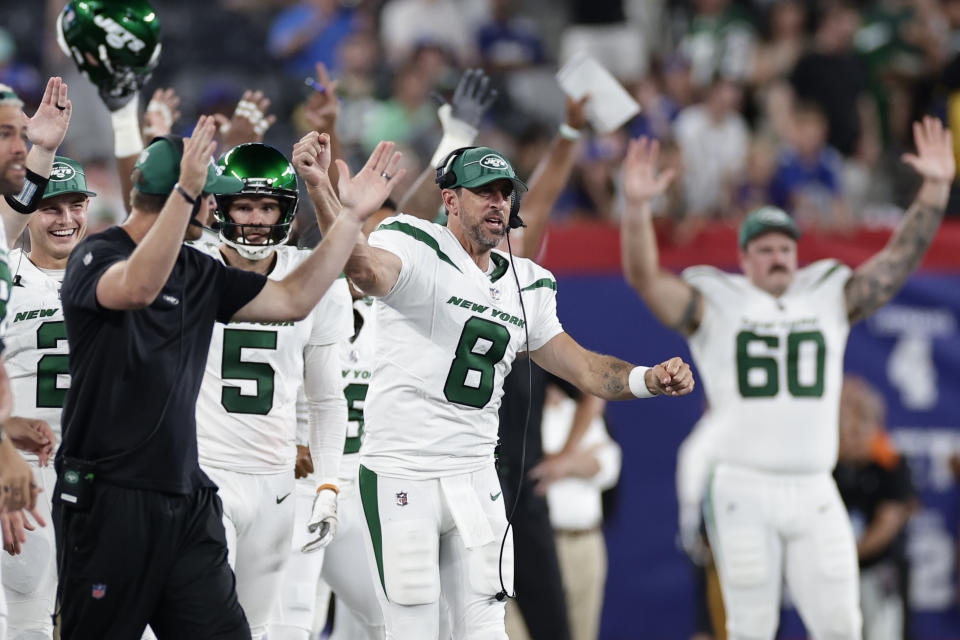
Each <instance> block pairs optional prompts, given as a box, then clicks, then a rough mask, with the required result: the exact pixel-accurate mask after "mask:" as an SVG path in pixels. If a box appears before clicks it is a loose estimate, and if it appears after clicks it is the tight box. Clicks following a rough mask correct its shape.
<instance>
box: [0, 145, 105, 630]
mask: <svg viewBox="0 0 960 640" xmlns="http://www.w3.org/2000/svg"><path fill="white" fill-rule="evenodd" d="M94 195H96V194H95V193H93V192H92V191H89V190H88V189H87V185H86V176H85V175H84V171H83V168H82V167H81V166H80V165H79V164H78V163H77V162H75V161H74V160H71V159H69V158H64V157H59V156H58V157H57V158H56V159H55V161H54V164H53V168H52V171H51V175H50V181H49V182H48V184H47V188H46V190H45V191H44V194H43V199H42V200H41V201H40V203H39V205H38V208H37V213H35V214H34V215H32V216H31V217H30V220H29V223H28V228H29V232H30V247H31V251H30V252H29V253H27V252H25V251H23V250H22V249H14V250H13V251H11V252H10V256H9V260H10V266H11V272H12V275H13V289H14V291H15V295H13V296H11V299H10V303H9V304H8V306H7V313H8V314H9V315H8V317H7V329H6V333H5V335H4V342H5V345H6V350H5V352H4V357H5V359H6V367H7V372H8V373H9V375H10V383H11V387H12V389H13V397H14V402H15V404H16V409H15V416H14V417H12V418H11V419H10V420H9V421H7V424H8V425H17V426H21V427H23V428H27V429H33V430H38V432H42V433H46V434H48V436H47V437H48V438H49V439H50V443H49V444H50V447H49V449H50V450H53V449H54V448H55V447H56V445H57V444H58V443H59V441H60V413H61V410H62V408H63V399H64V395H65V394H66V390H67V387H68V386H69V384H70V377H69V373H68V368H67V360H68V352H67V336H66V330H65V327H64V322H63V309H62V307H61V304H60V283H61V282H62V280H63V274H64V270H65V267H66V260H67V257H68V256H69V255H70V251H71V250H72V249H73V247H74V246H76V244H77V242H79V241H80V240H81V239H82V238H83V236H84V235H85V233H86V227H87V206H88V204H89V197H90V196H94ZM17 215H20V214H17ZM3 251H4V252H5V251H6V247H5V246H3ZM47 457H48V456H47V455H45V454H41V455H39V456H38V455H37V454H30V453H28V454H26V458H27V461H28V462H29V463H30V466H31V468H32V469H33V473H34V477H35V478H36V481H37V484H38V485H39V486H40V487H41V488H42V489H43V493H42V494H41V497H40V499H38V500H37V511H38V513H39V514H40V515H41V516H42V517H43V519H45V520H49V518H50V507H51V504H50V499H51V497H52V495H53V485H54V483H55V482H56V473H55V472H54V469H53V466H51V465H47ZM4 518H5V520H6V522H4V532H5V536H6V535H7V534H11V535H12V537H14V538H16V533H14V528H17V529H18V530H19V531H20V532H22V533H23V534H24V538H25V540H24V541H23V542H22V544H21V542H20V541H16V540H5V545H4V546H5V547H6V549H7V550H8V551H12V552H13V553H12V554H11V553H5V554H3V560H2V566H3V588H4V595H5V596H6V599H7V604H8V606H9V635H10V637H11V638H17V637H20V636H21V635H25V634H30V633H35V634H42V635H43V636H44V637H50V636H51V635H52V633H53V622H52V619H51V616H52V614H53V610H54V604H55V601H56V590H57V567H56V559H55V558H56V554H55V547H54V536H53V529H52V528H51V527H44V528H36V529H34V530H33V531H23V530H22V520H20V519H19V518H17V519H16V520H15V521H13V520H11V519H10V517H9V516H4Z"/></svg>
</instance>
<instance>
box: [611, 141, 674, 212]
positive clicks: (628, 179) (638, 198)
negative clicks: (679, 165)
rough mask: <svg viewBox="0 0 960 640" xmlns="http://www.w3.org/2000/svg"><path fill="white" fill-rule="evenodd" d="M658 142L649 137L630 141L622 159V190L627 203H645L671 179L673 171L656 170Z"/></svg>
mask: <svg viewBox="0 0 960 640" xmlns="http://www.w3.org/2000/svg"><path fill="white" fill-rule="evenodd" d="M659 155H660V143H659V142H657V141H656V140H651V139H649V138H637V139H635V140H631V141H630V146H629V147H628V149H627V157H626V158H625V159H624V161H623V191H624V194H625V195H626V197H627V204H628V205H633V206H636V205H640V204H645V203H647V202H649V201H650V200H652V199H653V198H655V197H657V196H659V195H660V194H662V193H663V192H664V191H666V190H667V187H668V186H670V181H671V180H673V176H674V173H675V172H674V171H673V169H668V170H666V171H663V172H659V173H658V171H657V158H658V157H659Z"/></svg>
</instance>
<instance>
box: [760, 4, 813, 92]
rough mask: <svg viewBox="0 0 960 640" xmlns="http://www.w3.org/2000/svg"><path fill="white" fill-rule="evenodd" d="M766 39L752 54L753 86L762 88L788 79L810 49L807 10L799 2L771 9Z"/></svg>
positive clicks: (775, 6)
mask: <svg viewBox="0 0 960 640" xmlns="http://www.w3.org/2000/svg"><path fill="white" fill-rule="evenodd" d="M766 22H767V24H766V29H765V33H764V38H763V40H762V41H760V42H759V43H758V44H757V46H756V48H755V49H754V52H753V63H752V69H751V72H750V73H751V76H750V79H751V82H752V84H753V85H754V86H758V87H763V86H765V85H767V84H768V83H770V82H773V81H775V80H781V79H786V78H787V77H788V76H789V75H790V72H791V71H792V70H793V67H794V66H795V65H796V64H797V60H799V59H800V55H801V54H802V53H803V52H804V49H805V48H806V45H807V31H806V28H807V10H806V7H805V6H804V4H803V3H802V2H801V1H800V0H781V1H780V2H776V3H774V4H773V5H771V6H770V8H769V10H768V14H767V21H766Z"/></svg>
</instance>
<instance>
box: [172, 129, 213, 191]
mask: <svg viewBox="0 0 960 640" xmlns="http://www.w3.org/2000/svg"><path fill="white" fill-rule="evenodd" d="M214 123H215V120H214V119H213V117H212V116H200V119H199V120H197V126H196V127H194V129H193V135H192V136H190V137H189V138H184V140H183V157H182V158H180V180H179V182H180V186H181V187H183V189H184V191H186V192H187V193H188V194H190V196H191V197H199V196H200V192H201V191H203V185H205V184H206V182H207V170H208V167H209V166H210V158H211V157H212V156H213V151H214V149H216V148H217V143H216V142H214V140H213V136H214V134H216V131H217V129H216V126H215V124H214Z"/></svg>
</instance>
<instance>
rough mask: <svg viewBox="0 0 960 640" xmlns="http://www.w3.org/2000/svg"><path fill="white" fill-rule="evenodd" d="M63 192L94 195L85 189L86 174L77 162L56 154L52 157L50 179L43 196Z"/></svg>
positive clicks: (49, 196)
mask: <svg viewBox="0 0 960 640" xmlns="http://www.w3.org/2000/svg"><path fill="white" fill-rule="evenodd" d="M65 193H82V194H84V195H88V196H95V195H97V194H95V193H94V192H93V191H90V190H89V189H87V174H86V173H84V171H83V167H82V166H81V165H80V163H79V162H77V161H76V160H73V159H72V158H67V157H64V156H56V157H55V158H54V159H53V168H51V169H50V181H49V182H47V188H46V190H44V192H43V198H44V199H46V198H52V197H54V196H60V195H63V194H65Z"/></svg>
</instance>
